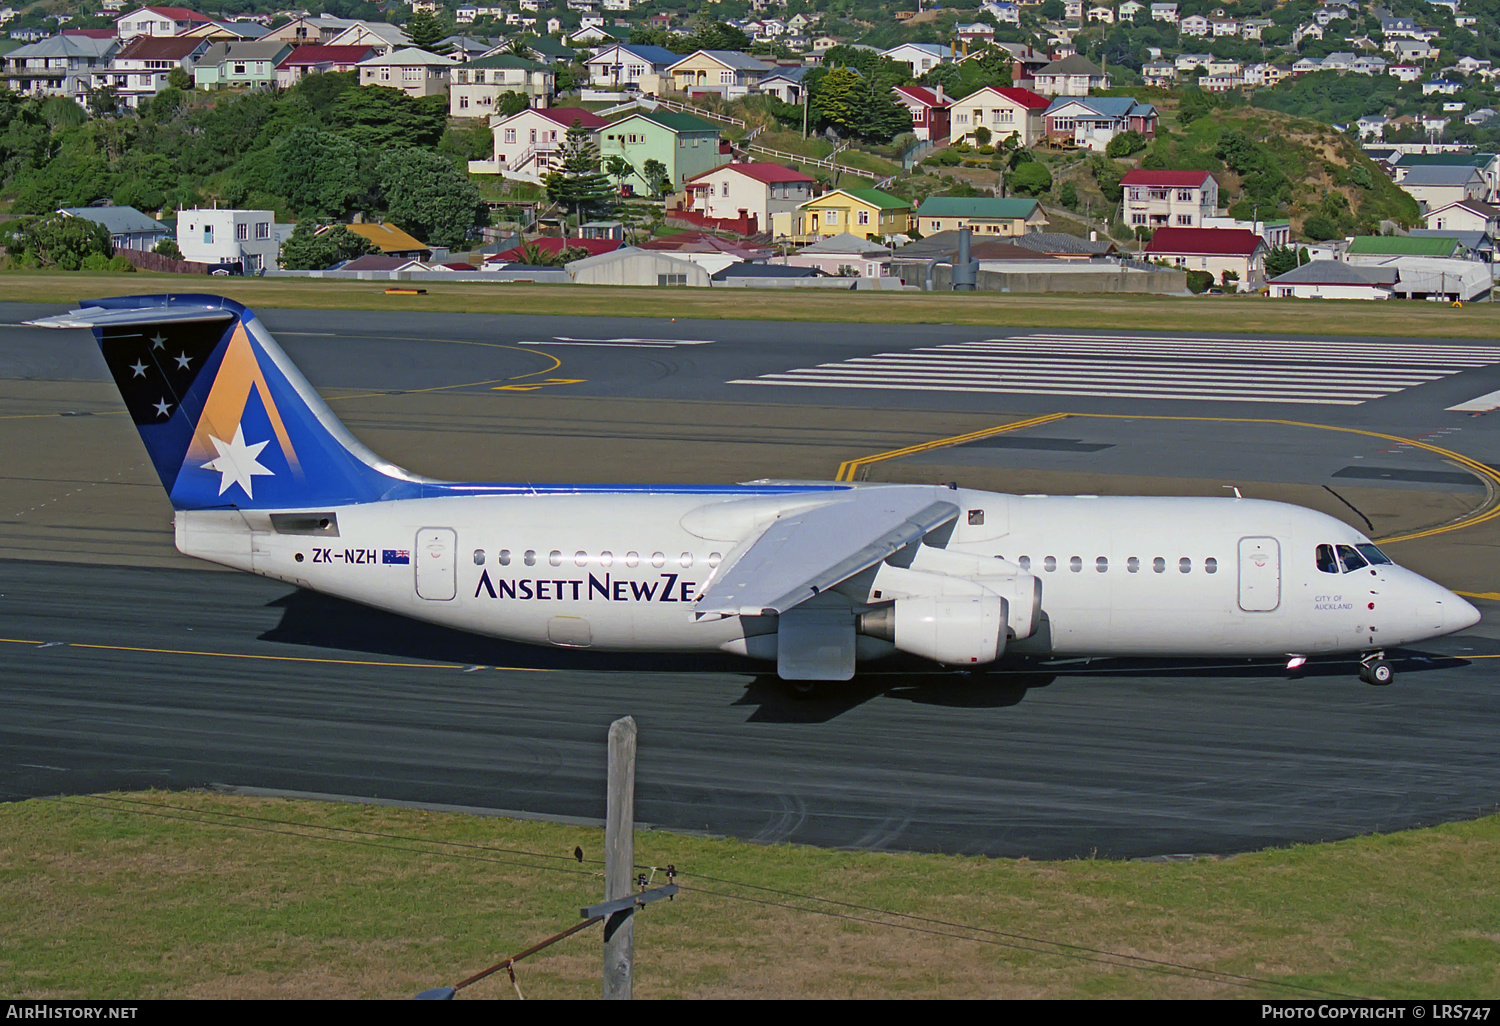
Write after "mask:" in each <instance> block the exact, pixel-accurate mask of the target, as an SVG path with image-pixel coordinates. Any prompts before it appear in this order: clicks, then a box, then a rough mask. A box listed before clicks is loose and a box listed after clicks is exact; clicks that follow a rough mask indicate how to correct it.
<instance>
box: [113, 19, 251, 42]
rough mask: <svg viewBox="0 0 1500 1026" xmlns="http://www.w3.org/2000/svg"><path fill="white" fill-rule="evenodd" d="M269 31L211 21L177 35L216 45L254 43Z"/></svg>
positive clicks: (238, 24)
mask: <svg viewBox="0 0 1500 1026" xmlns="http://www.w3.org/2000/svg"><path fill="white" fill-rule="evenodd" d="M87 31H92V30H87ZM105 31H108V30H105ZM268 31H269V30H268V29H267V28H266V27H265V26H264V25H257V24H256V23H255V22H253V21H210V22H206V23H204V24H202V25H195V26H194V27H193V28H190V29H188V30H187V31H185V32H179V33H177V34H178V35H179V36H197V37H199V38H201V39H207V40H209V41H210V42H214V43H253V42H255V41H257V40H259V39H263V38H265V35H266V33H267V32H268Z"/></svg>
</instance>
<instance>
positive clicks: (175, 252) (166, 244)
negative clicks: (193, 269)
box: [151, 239, 182, 260]
mask: <svg viewBox="0 0 1500 1026" xmlns="http://www.w3.org/2000/svg"><path fill="white" fill-rule="evenodd" d="M151 252H153V253H160V254H161V255H162V256H164V257H171V258H172V259H173V260H181V259H182V248H181V247H180V246H178V245H177V241H176V240H175V239H162V240H161V241H160V242H158V243H157V244H156V247H155V248H154V249H152V250H151Z"/></svg>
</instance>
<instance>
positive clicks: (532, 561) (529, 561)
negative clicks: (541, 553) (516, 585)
mask: <svg viewBox="0 0 1500 1026" xmlns="http://www.w3.org/2000/svg"><path fill="white" fill-rule="evenodd" d="M521 559H522V562H524V563H525V564H526V565H527V566H536V549H527V550H526V555H525V556H523V557H521Z"/></svg>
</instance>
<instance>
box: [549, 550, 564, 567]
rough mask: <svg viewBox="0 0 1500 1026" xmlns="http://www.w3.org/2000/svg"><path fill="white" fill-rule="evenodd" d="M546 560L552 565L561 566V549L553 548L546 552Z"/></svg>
mask: <svg viewBox="0 0 1500 1026" xmlns="http://www.w3.org/2000/svg"><path fill="white" fill-rule="evenodd" d="M547 562H549V563H551V564H552V565H553V566H562V550H561V549H553V550H552V551H551V552H549V553H547Z"/></svg>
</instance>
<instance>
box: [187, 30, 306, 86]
mask: <svg viewBox="0 0 1500 1026" xmlns="http://www.w3.org/2000/svg"><path fill="white" fill-rule="evenodd" d="M291 52H292V44H291V43H286V42H282V41H280V40H272V41H271V42H269V43H214V44H213V45H212V46H210V47H209V48H208V50H207V51H206V52H205V53H204V54H203V57H202V58H201V59H200V60H199V61H198V64H197V66H196V67H195V68H193V85H194V86H195V87H196V88H198V89H222V88H224V87H226V86H248V87H251V88H254V87H256V86H260V87H264V88H269V87H272V86H275V85H276V65H277V63H278V62H279V61H281V59H282V58H284V57H286V56H287V54H289V53H291Z"/></svg>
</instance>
